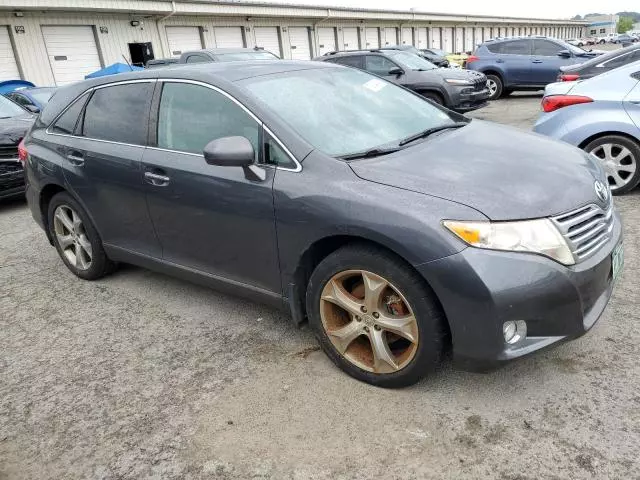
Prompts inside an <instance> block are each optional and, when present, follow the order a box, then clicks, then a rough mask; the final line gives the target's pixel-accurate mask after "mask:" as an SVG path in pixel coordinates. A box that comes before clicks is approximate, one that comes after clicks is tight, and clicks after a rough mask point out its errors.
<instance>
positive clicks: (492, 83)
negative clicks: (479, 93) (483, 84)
mask: <svg viewBox="0 0 640 480" xmlns="http://www.w3.org/2000/svg"><path fill="white" fill-rule="evenodd" d="M487 87H489V93H490V94H491V97H492V98H493V97H494V95H495V94H496V92H497V91H498V84H497V83H496V82H495V81H494V80H491V79H489V80H487Z"/></svg>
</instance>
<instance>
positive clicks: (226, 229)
mask: <svg viewBox="0 0 640 480" xmlns="http://www.w3.org/2000/svg"><path fill="white" fill-rule="evenodd" d="M162 83H163V86H162V90H161V97H160V99H159V102H158V107H157V112H156V113H155V114H152V115H157V130H156V134H155V136H156V138H155V141H154V142H153V143H154V144H155V145H157V147H156V148H153V147H150V148H148V149H147V150H146V151H145V154H144V158H143V170H144V179H145V188H146V192H147V200H148V205H149V212H150V215H151V218H152V220H153V223H154V226H155V229H156V232H157V233H158V237H159V239H160V243H161V244H162V251H163V259H164V260H165V261H167V262H170V263H172V264H176V265H180V266H183V267H188V268H191V269H194V270H197V271H199V272H204V273H206V274H210V275H215V276H219V277H223V278H226V279H230V280H233V281H237V282H241V283H243V284H246V285H251V286H254V287H258V288H261V289H264V290H268V291H271V292H277V293H280V292H281V285H280V274H279V266H278V254H277V243H276V232H275V223H274V210H273V178H274V174H275V169H273V168H264V173H265V176H264V178H262V179H260V178H259V177H258V176H254V175H252V174H251V172H249V171H247V170H245V169H243V168H241V167H221V166H214V165H209V164H207V163H206V162H205V160H204V158H203V156H202V151H203V149H204V147H205V145H206V144H207V143H209V142H210V141H211V140H215V139H217V138H222V137H229V136H243V137H246V138H248V139H249V140H250V141H251V143H252V144H253V146H254V149H255V151H256V159H257V158H258V157H259V155H260V152H261V145H260V143H261V142H260V137H261V125H260V123H259V122H258V121H257V120H256V119H255V118H254V117H253V116H252V115H250V114H249V113H247V111H245V110H244V109H243V107H241V106H240V105H239V104H238V103H236V102H235V101H234V100H232V99H231V98H230V97H228V96H227V95H226V94H223V93H221V92H220V91H218V90H216V89H213V88H210V87H207V86H203V85H199V84H194V83H190V82H176V81H167V82H162ZM154 103H155V102H154Z"/></svg>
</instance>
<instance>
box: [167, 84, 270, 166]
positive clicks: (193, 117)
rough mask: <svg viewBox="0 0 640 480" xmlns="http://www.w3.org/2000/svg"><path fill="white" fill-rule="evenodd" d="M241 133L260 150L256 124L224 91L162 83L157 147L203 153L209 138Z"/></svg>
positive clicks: (213, 138)
mask: <svg viewBox="0 0 640 480" xmlns="http://www.w3.org/2000/svg"><path fill="white" fill-rule="evenodd" d="M232 136H242V137H246V138H247V139H249V141H250V142H251V144H252V145H253V148H254V150H255V152H256V158H257V155H258V151H259V148H258V146H259V143H258V138H259V126H258V123H257V122H256V121H255V120H254V119H253V118H252V117H251V116H249V114H248V113H247V112H245V111H244V110H243V109H242V108H240V107H239V106H238V105H237V104H236V103H235V102H234V101H232V100H230V99H229V98H228V97H226V96H225V95H223V94H221V93H219V92H217V91H215V90H212V89H210V88H207V87H203V86H200V85H192V84H188V83H165V84H164V87H163V89H162V98H161V99H160V109H159V112H158V147H160V148H166V149H169V150H178V151H183V152H191V153H202V151H203V150H204V147H205V145H206V144H207V143H209V142H210V141H212V140H215V139H218V138H223V137H232Z"/></svg>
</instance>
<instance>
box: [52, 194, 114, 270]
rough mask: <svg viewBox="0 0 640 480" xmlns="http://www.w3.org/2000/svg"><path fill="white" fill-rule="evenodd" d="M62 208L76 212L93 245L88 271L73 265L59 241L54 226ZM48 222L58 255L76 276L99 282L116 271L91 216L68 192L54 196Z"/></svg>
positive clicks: (86, 235) (85, 233) (84, 232)
mask: <svg viewBox="0 0 640 480" xmlns="http://www.w3.org/2000/svg"><path fill="white" fill-rule="evenodd" d="M61 206H62V207H67V208H70V209H72V210H73V211H74V212H76V214H77V215H78V216H79V217H80V220H81V221H82V229H83V234H84V236H85V237H86V239H87V240H88V241H89V243H90V244H91V259H90V265H89V267H88V268H86V269H81V268H78V267H76V266H75V265H73V264H72V263H71V261H70V260H69V258H67V256H66V255H65V254H64V253H63V249H62V247H61V245H60V242H59V240H58V236H57V235H56V231H55V226H54V214H55V212H56V209H57V208H58V207H61ZM47 221H48V223H47V228H48V229H49V233H50V235H51V238H52V239H53V244H54V246H55V247H56V250H57V251H58V255H60V258H61V259H62V261H63V262H64V264H65V265H66V266H67V268H68V269H69V270H70V271H71V272H72V273H73V274H74V275H76V276H77V277H79V278H82V279H84V280H97V279H99V278H102V277H104V276H105V275H108V274H109V273H111V272H113V271H114V270H115V267H116V265H115V263H114V262H112V261H111V260H109V258H108V257H107V254H106V253H105V251H104V248H103V246H102V240H101V239H100V236H99V235H98V232H97V230H96V229H95V227H94V226H93V223H91V220H90V218H89V216H88V215H87V213H86V212H85V211H84V209H83V208H82V206H81V205H80V204H79V203H78V202H77V201H76V200H75V199H74V198H73V197H72V196H71V195H69V194H68V193H66V192H60V193H58V194H56V195H54V196H53V198H52V199H51V201H50V202H49V209H48V212H47Z"/></svg>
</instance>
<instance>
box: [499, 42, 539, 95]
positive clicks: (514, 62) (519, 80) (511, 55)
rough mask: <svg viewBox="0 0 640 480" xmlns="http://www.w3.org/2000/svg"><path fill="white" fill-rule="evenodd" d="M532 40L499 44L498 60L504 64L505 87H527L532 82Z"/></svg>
mask: <svg viewBox="0 0 640 480" xmlns="http://www.w3.org/2000/svg"><path fill="white" fill-rule="evenodd" d="M531 43H532V42H531V40H528V39H520V40H512V41H509V42H501V43H497V44H496V46H498V47H499V48H500V50H499V52H500V53H498V60H499V61H502V62H503V69H504V72H505V85H526V84H528V83H529V82H530V81H531V80H530V77H531Z"/></svg>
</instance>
